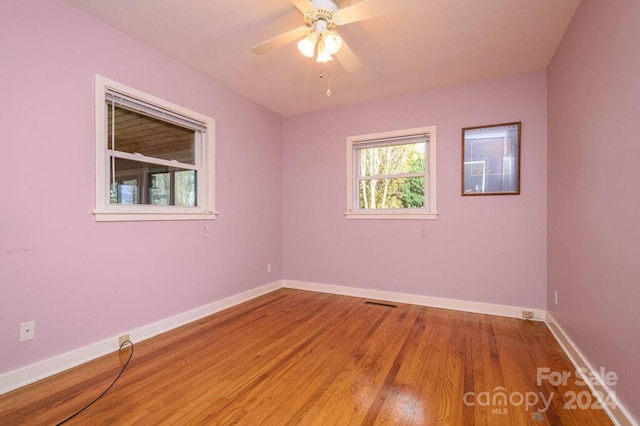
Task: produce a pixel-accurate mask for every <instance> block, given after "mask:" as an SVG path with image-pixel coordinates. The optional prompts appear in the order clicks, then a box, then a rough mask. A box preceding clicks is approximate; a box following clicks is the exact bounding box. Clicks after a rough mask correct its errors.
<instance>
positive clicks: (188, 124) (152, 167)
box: [95, 76, 215, 221]
mask: <svg viewBox="0 0 640 426" xmlns="http://www.w3.org/2000/svg"><path fill="white" fill-rule="evenodd" d="M95 110H96V209H95V215H96V220H98V221H117V220H179V219H201V218H205V217H209V216H210V215H214V214H215V209H214V170H213V167H214V120H213V119H211V118H209V117H206V116H204V115H201V114H198V113H195V112H193V111H189V110H187V109H185V108H182V107H180V106H177V105H174V104H171V103H169V102H166V101H163V100H161V99H158V98H156V97H154V96H151V95H147V94H146V93H142V92H140V91H138V90H135V89H132V88H130V87H127V86H124V85H122V84H120V83H116V82H114V81H110V80H107V79H106V78H104V77H101V76H96V108H95Z"/></svg>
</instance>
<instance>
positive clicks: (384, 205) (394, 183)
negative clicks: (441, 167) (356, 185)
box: [358, 176, 424, 210]
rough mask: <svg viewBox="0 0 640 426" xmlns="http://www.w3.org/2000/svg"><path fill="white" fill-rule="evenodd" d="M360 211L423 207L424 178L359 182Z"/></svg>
mask: <svg viewBox="0 0 640 426" xmlns="http://www.w3.org/2000/svg"><path fill="white" fill-rule="evenodd" d="M358 198H359V204H360V208H361V209H371V210H373V209H419V208H423V207H424V177H422V176H420V177H408V178H390V179H367V180H361V181H360V189H359V197H358Z"/></svg>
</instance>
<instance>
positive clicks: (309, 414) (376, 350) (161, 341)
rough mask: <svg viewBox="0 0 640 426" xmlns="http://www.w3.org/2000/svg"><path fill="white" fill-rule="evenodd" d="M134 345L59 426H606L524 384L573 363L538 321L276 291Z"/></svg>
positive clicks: (559, 397)
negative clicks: (542, 369) (546, 402)
mask: <svg viewBox="0 0 640 426" xmlns="http://www.w3.org/2000/svg"><path fill="white" fill-rule="evenodd" d="M134 343H135V347H134V355H133V358H132V360H131V362H130V364H129V366H128V368H127V370H126V371H125V372H124V374H123V375H122V377H121V378H120V380H119V381H118V382H117V383H116V384H115V385H114V386H113V388H111V390H110V391H109V392H108V393H107V394H106V395H105V396H104V397H103V398H102V399H101V400H99V401H98V402H97V403H96V404H94V405H93V406H92V407H90V408H89V409H87V410H86V411H84V412H83V413H81V414H79V415H78V416H77V417H75V418H73V419H72V420H70V421H69V422H68V423H67V424H70V425H71V424H91V425H94V424H125V425H126V424H171V425H174V424H246V425H257V424H265V425H284V424H303V425H352V424H353V425H358V424H364V425H372V424H381V425H382V424H394V425H395V424H406V425H608V424H611V422H610V421H609V420H608V418H607V416H606V415H605V413H604V411H603V410H601V409H579V408H576V409H567V408H565V404H567V403H570V402H571V401H570V398H567V396H566V395H569V396H570V395H571V394H570V392H576V393H580V392H585V391H587V392H588V389H587V388H586V387H584V386H583V387H581V386H578V385H577V384H576V383H575V380H574V379H573V378H571V379H570V380H569V382H568V383H567V384H566V385H558V386H552V385H551V384H550V383H549V382H548V381H546V380H544V381H542V382H541V383H540V384H538V383H537V375H536V374H537V371H536V368H537V367H548V368H549V369H550V371H552V372H573V371H574V367H573V366H572V365H571V363H570V362H569V360H568V359H567V358H566V356H565V355H564V353H563V352H562V351H561V349H560V348H559V346H558V345H557V343H556V342H555V340H554V339H553V337H552V336H551V334H550V332H549V331H548V329H547V328H546V326H545V325H544V324H543V323H540V322H531V321H523V320H517V319H510V318H502V317H495V316H488V315H480V314H471V313H463V312H456V311H449V310H443V309H435V308H427V307H422V306H414V305H404V304H397V307H395V308H394V307H387V306H379V305H372V304H367V303H365V300H364V299H359V298H353V297H345V296H336V295H329V294H321V293H312V292H304V291H298V290H290V289H283V290H278V291H276V292H273V293H270V294H267V295H265V296H262V297H260V298H257V299H254V300H252V301H249V302H247V303H244V304H241V305H238V306H235V307H233V308H231V309H228V310H225V311H222V312H219V313H217V314H215V315H212V316H210V317H207V318H204V319H202V320H199V321H196V322H194V323H191V324H188V325H186V326H184V327H181V328H179V329H176V330H173V331H171V332H168V333H165V334H162V335H160V336H157V337H155V338H153V339H149V340H146V341H143V342H140V343H136V342H134ZM128 355H129V350H128V349H125V350H123V352H122V353H120V354H118V353H113V354H110V355H107V356H105V357H102V358H100V359H98V360H95V361H92V362H90V363H87V364H85V365H82V366H80V367H77V368H74V369H72V370H69V371H67V372H64V373H61V374H59V375H56V376H53V377H50V378H47V379H45V380H42V381H40V382H38V383H34V384H32V385H29V386H26V387H24V388H21V389H18V390H16V391H13V392H10V393H7V394H5V395H2V396H0V425H30V424H34V425H35V424H37V425H41V424H56V423H57V422H59V421H61V420H63V419H65V418H66V417H67V416H69V415H70V414H72V413H74V412H75V411H76V410H78V409H80V408H82V407H83V406H84V405H85V404H87V403H88V402H90V401H91V400H93V399H94V398H95V397H96V396H97V395H99V394H100V393H101V392H102V391H103V390H104V389H106V388H107V386H109V384H110V383H111V382H112V380H113V379H114V378H115V377H116V376H117V375H118V373H119V371H120V369H121V368H122V365H123V363H124V362H125V361H126V359H127V357H128ZM540 395H542V396H543V397H544V398H545V400H547V399H550V404H549V405H548V407H547V408H546V409H545V405H544V403H543V401H542V399H541V397H540ZM534 396H537V397H538V401H537V403H535V404H534V402H536V401H534ZM525 398H528V401H529V402H531V406H527V404H526V402H525ZM539 410H540V411H539Z"/></svg>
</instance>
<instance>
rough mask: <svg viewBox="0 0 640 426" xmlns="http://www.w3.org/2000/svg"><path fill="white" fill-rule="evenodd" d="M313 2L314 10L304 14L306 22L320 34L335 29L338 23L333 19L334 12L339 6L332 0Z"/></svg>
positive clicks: (314, 0) (313, 0) (315, 0)
mask: <svg viewBox="0 0 640 426" xmlns="http://www.w3.org/2000/svg"><path fill="white" fill-rule="evenodd" d="M311 4H312V5H313V10H312V11H310V12H306V13H305V14H304V23H305V24H306V25H307V26H308V27H310V28H313V29H315V31H316V32H318V33H320V34H322V33H323V32H324V31H326V30H332V29H334V28H335V27H336V25H337V23H336V21H335V20H334V19H333V14H334V13H336V12H337V11H338V6H336V4H335V3H334V2H332V1H330V0H312V1H311ZM321 22H323V23H321ZM318 25H320V27H318Z"/></svg>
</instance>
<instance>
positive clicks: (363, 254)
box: [283, 71, 547, 309]
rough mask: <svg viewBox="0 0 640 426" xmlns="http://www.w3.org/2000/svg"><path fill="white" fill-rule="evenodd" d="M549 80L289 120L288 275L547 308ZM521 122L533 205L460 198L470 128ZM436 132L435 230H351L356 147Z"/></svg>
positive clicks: (526, 187) (527, 78)
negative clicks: (465, 133)
mask: <svg viewBox="0 0 640 426" xmlns="http://www.w3.org/2000/svg"><path fill="white" fill-rule="evenodd" d="M546 103H547V97H546V76H545V73H544V71H538V72H533V73H527V74H523V75H517V76H511V77H505V78H500V79H495V80H489V81H483V82H478V83H473V84H468V85H464V86H456V87H450V88H444V89H438V90H430V91H426V92H421V93H415V94H410V95H406V96H400V97H393V98H388V99H384V100H379V101H373V102H367V103H363V104H359V105H352V106H347V107H343V108H338V109H333V110H330V111H325V112H318V113H311V114H305V115H300V116H293V117H288V118H285V119H284V126H283V165H284V176H283V181H284V185H283V188H284V189H283V190H284V194H283V224H284V234H283V247H284V260H283V262H284V263H283V269H284V277H285V278H286V279H291V280H300V281H308V282H317V283H324V284H337V285H344V286H351V287H361V288H367V289H376V290H386V291H393V292H402V293H411V294H417V295H427V296H434V297H444V298H454V299H462V300H469V301H476V302H486V303H497V304H506V305H516V306H527V307H532V308H539V309H545V307H546V300H545V295H546V244H547V237H546V208H547V205H546V194H547V177H546V149H547V127H546V117H547V109H546ZM510 121H522V126H523V130H522V184H521V185H522V188H521V192H522V195H520V196H487V197H462V196H460V179H461V177H460V167H461V166H460V158H461V128H462V127H468V126H475V125H483V124H494V123H504V122H510ZM428 125H436V126H437V138H438V140H437V151H438V152H437V163H438V165H437V167H438V169H437V170H438V176H437V179H438V210H439V213H440V216H439V218H438V219H437V220H435V221H426V223H425V227H426V231H427V237H426V239H422V236H421V225H422V224H421V222H420V221H415V220H389V221H379V220H347V219H345V217H344V215H343V213H344V212H345V210H346V192H345V191H346V190H345V177H346V165H345V164H346V163H345V149H346V148H345V143H346V141H345V138H346V137H347V136H349V135H358V134H367V133H374V132H381V131H388V130H397V129H405V128H412V127H420V126H428Z"/></svg>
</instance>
